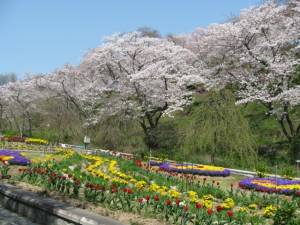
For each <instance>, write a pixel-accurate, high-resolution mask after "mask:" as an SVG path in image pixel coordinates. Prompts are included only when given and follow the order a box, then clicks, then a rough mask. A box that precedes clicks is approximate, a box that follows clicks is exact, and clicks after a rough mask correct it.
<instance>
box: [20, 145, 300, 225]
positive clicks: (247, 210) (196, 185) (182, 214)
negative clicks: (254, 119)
mask: <svg viewBox="0 0 300 225" xmlns="http://www.w3.org/2000/svg"><path fill="white" fill-rule="evenodd" d="M54 155H61V156H62V160H60V161H56V160H52V159H51V157H49V160H44V161H40V162H37V163H34V162H33V163H32V165H31V166H29V167H27V168H20V169H19V171H20V174H19V175H17V176H16V177H17V180H21V181H25V182H28V183H30V184H34V185H38V186H43V187H44V188H46V189H47V190H50V191H52V190H53V191H58V192H62V193H63V194H64V195H65V196H70V197H72V196H73V197H74V196H75V197H76V198H78V197H79V198H82V199H85V200H87V201H90V202H92V203H95V204H97V205H98V204H99V205H102V206H104V207H107V208H110V209H112V210H121V211H125V212H126V211H128V212H132V213H137V214H140V215H147V216H150V217H155V218H159V219H161V220H166V221H168V222H170V223H172V224H181V225H187V224H188V225H200V224H225V223H226V224H268V223H266V222H267V220H272V219H273V218H274V216H275V214H276V210H280V207H281V200H280V199H279V201H280V203H278V202H277V200H276V199H274V197H273V196H271V195H267V196H264V198H262V197H261V194H260V193H253V194H252V195H251V198H250V197H249V196H247V195H244V194H243V193H241V192H240V191H239V190H237V191H235V190H234V189H233V185H231V190H228V191H225V190H222V186H221V185H220V184H219V182H217V183H216V185H214V182H213V183H212V184H210V183H207V182H205V181H206V179H207V178H203V182H202V183H201V182H188V183H185V182H182V181H181V180H178V179H177V178H175V177H171V176H169V175H164V174H165V173H163V174H161V173H157V174H156V173H151V172H149V171H145V170H144V169H143V168H141V167H140V162H139V163H137V162H136V161H134V160H132V161H131V160H124V159H121V158H116V157H112V156H108V155H87V154H78V153H76V152H74V151H72V150H67V151H65V150H61V151H57V152H56V153H54V154H53V156H54ZM181 166H182V165H181ZM186 166H187V168H186V169H188V166H191V165H186ZM192 167H193V169H195V168H197V167H196V165H193V166H192ZM209 167H210V168H212V167H211V166H209ZM203 168H207V167H205V166H203V167H201V169H203ZM213 168H214V169H215V170H217V171H218V170H221V168H218V167H213ZM222 169H223V168H222ZM166 174H167V173H166ZM299 200H300V199H299ZM292 203H293V202H292ZM275 204H276V207H275ZM293 204H294V203H293Z"/></svg>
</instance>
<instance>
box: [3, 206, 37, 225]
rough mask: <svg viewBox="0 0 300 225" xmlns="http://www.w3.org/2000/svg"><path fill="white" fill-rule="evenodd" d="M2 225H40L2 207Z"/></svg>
mask: <svg viewBox="0 0 300 225" xmlns="http://www.w3.org/2000/svg"><path fill="white" fill-rule="evenodd" d="M0 225H38V224H37V223H32V222H30V220H28V219H26V218H25V217H22V216H19V215H18V214H16V213H13V212H11V211H8V210H7V209H5V208H3V207H1V206H0Z"/></svg>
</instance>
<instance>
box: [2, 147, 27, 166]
mask: <svg viewBox="0 0 300 225" xmlns="http://www.w3.org/2000/svg"><path fill="white" fill-rule="evenodd" d="M0 156H12V157H14V158H12V159H10V160H8V162H9V164H12V165H21V166H26V165H28V164H30V163H31V162H30V160H29V159H27V158H25V157H24V156H22V155H21V154H20V152H18V151H12V150H0Z"/></svg>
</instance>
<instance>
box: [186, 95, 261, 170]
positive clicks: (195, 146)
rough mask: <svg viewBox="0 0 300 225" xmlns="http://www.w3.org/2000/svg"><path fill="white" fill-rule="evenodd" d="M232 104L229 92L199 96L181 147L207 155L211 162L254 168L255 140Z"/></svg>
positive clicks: (238, 110)
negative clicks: (217, 160)
mask: <svg viewBox="0 0 300 225" xmlns="http://www.w3.org/2000/svg"><path fill="white" fill-rule="evenodd" d="M235 101H236V100H235V97H234V95H233V94H232V92H231V91H229V90H221V91H211V92H209V93H206V94H205V96H202V97H201V99H200V100H199V101H198V104H199V105H198V106H197V107H195V108H194V109H193V112H192V116H193V119H192V120H191V124H190V126H189V128H188V131H187V135H186V138H185V143H184V148H185V149H186V150H187V151H190V152H195V151H196V152H198V153H200V154H201V153H202V154H209V155H210V158H211V163H216V159H217V158H218V159H220V158H222V159H223V160H224V159H225V160H227V161H229V162H230V163H231V164H233V165H242V166H250V165H251V166H253V164H254V163H255V161H256V150H255V141H254V138H253V136H252V135H251V130H250V128H249V125H248V121H247V120H246V119H245V118H244V117H243V115H242V114H241V112H240V108H239V107H238V106H236V105H235Z"/></svg>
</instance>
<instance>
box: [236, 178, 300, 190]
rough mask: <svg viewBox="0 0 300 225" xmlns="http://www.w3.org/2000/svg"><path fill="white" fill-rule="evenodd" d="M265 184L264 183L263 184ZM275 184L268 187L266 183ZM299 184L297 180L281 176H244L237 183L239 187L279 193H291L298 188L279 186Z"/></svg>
mask: <svg viewBox="0 0 300 225" xmlns="http://www.w3.org/2000/svg"><path fill="white" fill-rule="evenodd" d="M264 184H266V185H264ZM270 184H272V185H275V187H268V186H267V185H270ZM296 184H300V181H298V180H288V179H282V178H274V177H266V178H259V177H255V178H246V179H244V180H241V181H240V183H239V186H240V188H244V189H254V190H256V191H261V192H268V193H281V194H293V193H295V192H296V191H299V190H293V189H286V188H283V187H281V186H289V185H291V186H292V185H296Z"/></svg>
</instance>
